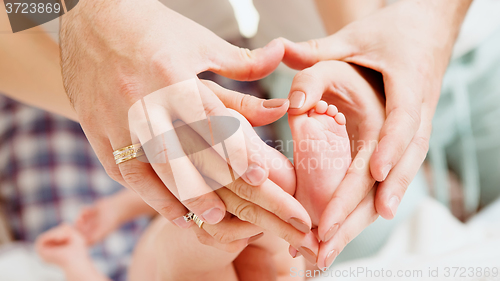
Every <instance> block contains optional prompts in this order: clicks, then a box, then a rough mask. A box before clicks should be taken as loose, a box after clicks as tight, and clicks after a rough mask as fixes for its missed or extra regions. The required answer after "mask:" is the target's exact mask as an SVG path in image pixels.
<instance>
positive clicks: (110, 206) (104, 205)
mask: <svg viewBox="0 0 500 281" xmlns="http://www.w3.org/2000/svg"><path fill="white" fill-rule="evenodd" d="M155 214H156V211H155V210H154V209H153V208H151V207H150V206H149V205H148V204H146V203H145V202H144V201H143V200H142V199H141V198H140V197H139V196H138V195H137V194H135V193H134V192H133V191H130V190H128V189H124V190H122V191H120V192H117V193H116V194H113V195H112V196H110V197H106V198H102V199H99V200H98V201H97V202H96V203H95V204H94V205H92V206H89V207H85V208H84V209H83V210H82V211H81V212H80V214H79V216H78V218H77V219H76V222H75V226H76V228H77V229H78V230H79V231H80V232H81V233H82V234H83V235H84V236H85V238H86V239H87V243H89V245H92V244H95V243H97V242H100V241H101V240H103V239H104V238H105V237H106V236H107V235H109V234H110V233H111V232H113V231H114V230H116V229H117V228H119V227H120V226H121V225H122V224H124V223H126V222H128V221H131V220H133V219H135V218H137V217H139V216H142V215H150V216H153V215H155Z"/></svg>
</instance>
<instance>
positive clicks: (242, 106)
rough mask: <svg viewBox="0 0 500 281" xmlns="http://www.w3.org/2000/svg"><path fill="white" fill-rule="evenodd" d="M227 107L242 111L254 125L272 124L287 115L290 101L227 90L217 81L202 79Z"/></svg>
mask: <svg viewBox="0 0 500 281" xmlns="http://www.w3.org/2000/svg"><path fill="white" fill-rule="evenodd" d="M202 82H203V84H205V85H206V86H207V87H208V88H209V89H210V90H211V91H213V92H214V93H215V94H216V95H217V97H219V99H220V100H221V101H222V103H224V105H225V106H226V107H227V108H231V109H234V110H236V111H238V112H239V113H241V114H242V115H243V116H245V118H246V119H247V120H248V122H250V124H252V126H253V127H258V126H264V125H267V124H271V123H273V122H274V121H276V120H278V119H279V118H281V117H283V115H285V113H286V111H287V110H288V105H289V102H288V100H287V99H272V100H264V99H259V98H257V97H254V96H252V95H246V94H242V93H238V92H235V91H231V90H227V89H225V88H223V87H221V86H219V85H218V84H217V83H214V82H212V81H209V80H202Z"/></svg>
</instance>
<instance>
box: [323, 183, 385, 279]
mask: <svg viewBox="0 0 500 281" xmlns="http://www.w3.org/2000/svg"><path fill="white" fill-rule="evenodd" d="M374 197H375V189H373V190H372V191H371V192H370V193H369V194H368V195H367V196H366V197H365V199H363V201H362V202H361V203H360V204H359V206H358V207H357V208H356V209H355V210H354V211H353V212H352V213H351V214H350V215H349V217H348V218H347V219H346V220H345V221H344V223H343V224H342V225H341V226H340V228H339V230H338V231H337V233H336V234H335V236H333V238H332V239H330V240H329V241H327V242H321V244H320V249H319V254H318V267H319V268H321V269H324V270H326V269H328V267H330V266H331V265H332V263H333V262H334V260H335V258H336V257H337V255H338V254H339V253H340V252H342V250H343V249H344V247H345V246H346V245H347V244H348V243H349V242H351V241H352V240H353V239H354V238H355V237H356V236H358V234H360V233H361V232H362V231H363V230H364V229H365V228H366V227H367V226H369V225H370V224H372V223H373V222H374V221H375V220H376V219H377V218H378V213H377V211H376V210H375V205H374Z"/></svg>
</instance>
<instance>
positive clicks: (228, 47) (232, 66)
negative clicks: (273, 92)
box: [208, 39, 285, 81]
mask: <svg viewBox="0 0 500 281" xmlns="http://www.w3.org/2000/svg"><path fill="white" fill-rule="evenodd" d="M284 53H285V48H284V45H283V42H282V41H281V40H277V39H275V40H273V41H271V42H269V44H267V46H265V47H264V48H260V49H256V50H253V51H250V50H248V49H244V48H238V47H236V46H234V45H232V44H230V43H228V42H226V41H224V43H223V44H222V45H221V46H219V48H218V49H217V50H214V53H213V54H211V55H210V61H211V65H210V66H209V69H208V70H210V71H212V72H215V73H217V74H220V75H222V76H225V77H227V78H230V79H235V80H240V81H247V80H258V79H261V78H263V77H265V76H267V75H269V74H270V73H271V72H273V71H274V70H275V69H276V68H277V67H278V65H279V64H280V63H281V60H282V58H283V54H284Z"/></svg>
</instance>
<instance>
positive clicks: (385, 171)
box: [284, 0, 472, 219]
mask: <svg viewBox="0 0 500 281" xmlns="http://www.w3.org/2000/svg"><path fill="white" fill-rule="evenodd" d="M471 1H472V0H443V1H418V0H402V1H399V2H398V3H395V4H393V5H390V6H388V7H386V8H384V9H381V10H379V11H377V12H375V13H373V14H372V15H370V16H368V17H366V18H364V19H362V20H359V21H355V22H353V23H351V24H349V25H347V26H346V27H344V28H343V29H341V30H340V31H339V32H337V33H336V34H334V35H331V36H329V37H326V38H323V39H318V40H311V41H309V42H305V43H299V44H295V43H291V42H289V41H286V40H284V41H285V42H286V54H285V57H284V62H285V63H286V64H287V65H288V66H290V67H293V68H296V69H303V68H306V67H309V66H311V65H313V64H315V63H316V62H318V61H324V60H343V61H346V62H351V63H355V64H357V65H361V66H364V67H367V68H370V69H373V70H376V71H378V72H380V73H382V75H383V80H384V86H385V95H386V99H387V101H386V104H385V111H386V115H387V119H386V120H385V122H384V126H383V127H382V128H381V129H380V139H379V143H378V149H377V151H375V152H374V153H373V156H372V157H371V158H370V170H371V174H372V176H373V178H374V179H376V180H377V181H380V182H382V183H381V184H380V185H379V188H378V191H377V194H376V207H377V211H378V213H379V214H380V215H381V216H383V217H384V218H387V219H391V218H393V217H394V215H395V214H396V210H397V207H398V205H399V202H400V201H401V198H402V197H403V194H404V192H405V191H406V189H407V187H408V185H409V184H410V182H411V181H412V179H413V178H414V176H415V175H416V173H417V171H418V169H419V167H420V165H421V163H422V162H423V160H424V158H425V156H426V154H427V150H428V143H429V137H430V133H431V120H432V117H433V115H434V110H435V108H436V105H437V101H438V98H439V93H440V88H441V80H442V78H443V75H444V72H445V70H446V67H447V64H448V61H449V58H450V54H451V50H452V47H453V44H454V42H455V39H456V37H457V35H458V31H459V28H460V24H461V22H462V20H463V18H464V16H465V13H466V11H467V9H468V7H469V5H470V3H471ZM311 80H313V79H311ZM303 93H304V92H300V91H297V92H293V91H292V92H291V96H290V98H291V100H292V103H291V105H290V108H294V109H290V113H291V114H299V113H304V112H306V111H307V110H309V109H310V108H312V107H313V105H314V103H315V102H316V100H315V97H311V96H309V95H308V93H306V96H305V102H304V99H303V98H301V95H303ZM346 116H347V119H348V120H349V119H351V118H352V117H351V116H348V113H346ZM371 130H373V129H371ZM366 180H368V178H366ZM352 188H356V189H360V188H362V189H365V190H367V187H359V186H352ZM354 207H355V205H354V206H349V207H347V206H346V205H345V204H342V205H341V206H339V209H341V208H344V210H345V211H347V210H349V209H352V208H354ZM343 213H347V212H343Z"/></svg>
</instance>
